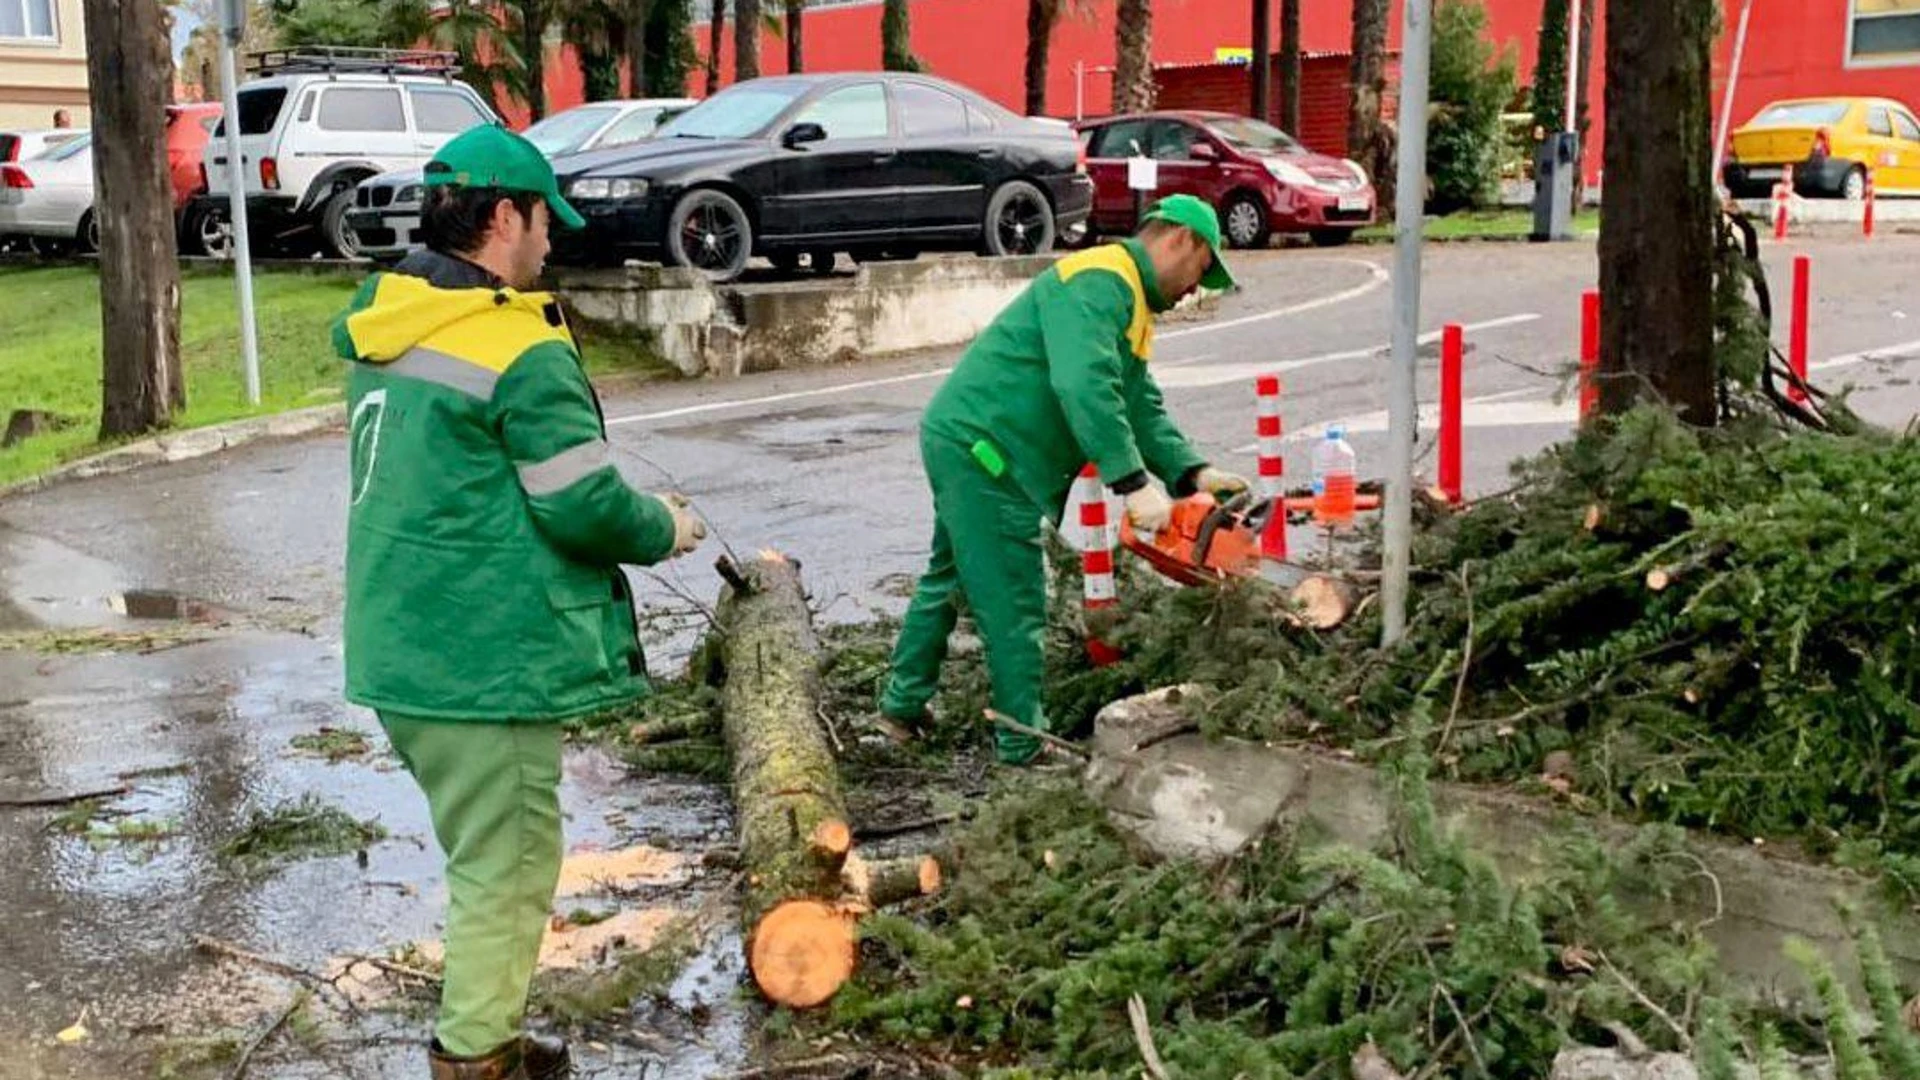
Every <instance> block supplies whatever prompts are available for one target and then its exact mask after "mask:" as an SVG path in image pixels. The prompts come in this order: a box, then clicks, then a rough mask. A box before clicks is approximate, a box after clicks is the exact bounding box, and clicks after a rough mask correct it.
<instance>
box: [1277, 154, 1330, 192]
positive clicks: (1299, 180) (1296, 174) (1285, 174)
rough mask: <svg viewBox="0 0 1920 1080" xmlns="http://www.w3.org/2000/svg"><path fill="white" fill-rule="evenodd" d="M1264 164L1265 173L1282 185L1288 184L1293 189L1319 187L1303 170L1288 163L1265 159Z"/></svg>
mask: <svg viewBox="0 0 1920 1080" xmlns="http://www.w3.org/2000/svg"><path fill="white" fill-rule="evenodd" d="M1266 163H1267V171H1268V172H1270V173H1272V174H1273V178H1274V179H1275V180H1278V181H1280V182H1281V183H1283V184H1288V185H1291V186H1293V187H1318V186H1319V185H1318V184H1317V183H1315V182H1314V179H1313V177H1311V176H1308V175H1307V171H1306V170H1305V169H1302V168H1301V167H1300V166H1298V165H1295V164H1294V163H1292V162H1290V161H1281V160H1280V159H1279V158H1268V159H1266Z"/></svg>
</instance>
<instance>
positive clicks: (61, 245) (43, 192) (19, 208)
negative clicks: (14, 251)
mask: <svg viewBox="0 0 1920 1080" xmlns="http://www.w3.org/2000/svg"><path fill="white" fill-rule="evenodd" d="M0 236H3V237H6V238H8V239H15V240H17V239H21V238H24V239H26V240H27V241H28V242H29V243H31V244H32V245H33V248H34V250H35V251H38V252H40V253H41V254H43V255H54V254H62V253H65V252H68V251H72V250H76V249H77V250H79V251H80V252H81V253H82V254H89V255H90V254H92V253H94V252H96V251H99V250H100V224H99V221H98V220H97V219H95V217H94V215H93V136H92V135H90V134H82V135H81V136H80V137H79V138H76V139H71V140H68V141H67V142H64V143H62V144H60V145H59V146H56V147H54V148H53V149H52V150H49V151H47V152H46V153H44V154H42V155H41V156H39V157H37V158H33V159H32V160H29V161H17V162H13V163H11V164H8V165H0Z"/></svg>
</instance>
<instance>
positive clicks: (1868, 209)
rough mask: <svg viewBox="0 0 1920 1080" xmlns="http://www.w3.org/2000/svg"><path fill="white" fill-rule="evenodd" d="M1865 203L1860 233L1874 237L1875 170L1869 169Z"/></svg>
mask: <svg viewBox="0 0 1920 1080" xmlns="http://www.w3.org/2000/svg"><path fill="white" fill-rule="evenodd" d="M1864 197H1865V199H1866V202H1865V204H1864V205H1863V206H1862V207H1861V211H1860V235H1861V236H1864V237H1866V238H1867V239H1869V240H1871V239H1873V170H1872V169H1868V170H1867V188H1866V193H1865V196H1864Z"/></svg>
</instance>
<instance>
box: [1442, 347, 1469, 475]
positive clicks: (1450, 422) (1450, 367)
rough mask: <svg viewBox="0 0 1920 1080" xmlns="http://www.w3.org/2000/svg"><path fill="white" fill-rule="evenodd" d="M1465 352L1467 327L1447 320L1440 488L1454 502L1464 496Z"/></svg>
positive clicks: (1443, 351)
mask: <svg viewBox="0 0 1920 1080" xmlns="http://www.w3.org/2000/svg"><path fill="white" fill-rule="evenodd" d="M1466 354H1467V334H1466V330H1465V329H1464V328H1462V327H1461V326H1460V325H1459V324H1457V323H1448V324H1447V325H1446V327H1445V328H1444V329H1443V330H1442V331H1441V333H1440V490H1441V491H1442V492H1444V493H1445V494H1446V497H1447V501H1448V502H1449V503H1452V504H1453V505H1455V506H1459V505H1460V503H1461V501H1462V499H1463V497H1464V492H1463V490H1462V486H1461V482H1460V474H1461V465H1462V459H1461V445H1460V443H1461V436H1462V434H1463V432H1462V423H1461V416H1460V393H1461V370H1460V369H1461V366H1462V365H1463V364H1464V363H1465V361H1466Z"/></svg>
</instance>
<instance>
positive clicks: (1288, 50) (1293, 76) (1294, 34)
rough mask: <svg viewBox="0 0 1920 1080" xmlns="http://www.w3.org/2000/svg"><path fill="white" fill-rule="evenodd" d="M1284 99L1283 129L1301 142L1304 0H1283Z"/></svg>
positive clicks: (1281, 29)
mask: <svg viewBox="0 0 1920 1080" xmlns="http://www.w3.org/2000/svg"><path fill="white" fill-rule="evenodd" d="M1280 98H1281V100H1280V126H1281V127H1282V128H1284V129H1285V130H1286V132H1287V134H1289V135H1292V136H1293V137H1294V138H1296V139H1297V138H1299V137H1300V0H1280ZM1261 119H1265V117H1262V118H1261Z"/></svg>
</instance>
